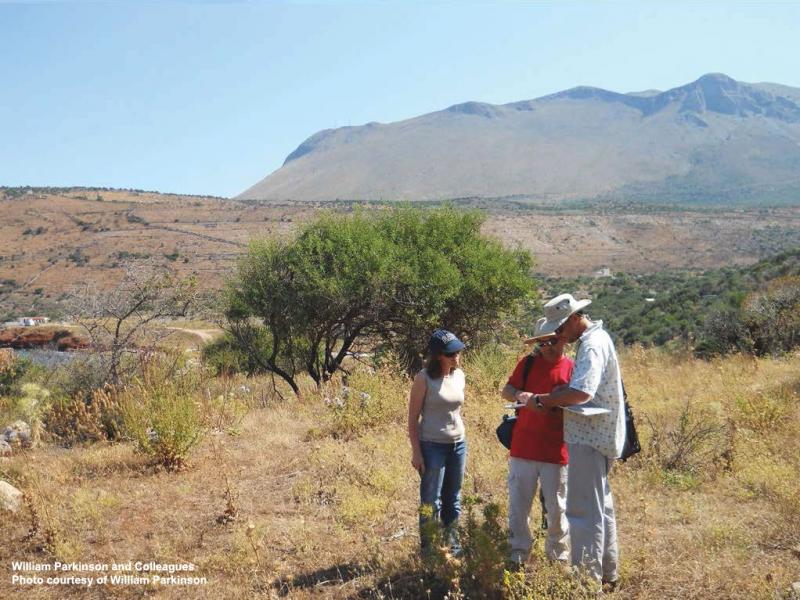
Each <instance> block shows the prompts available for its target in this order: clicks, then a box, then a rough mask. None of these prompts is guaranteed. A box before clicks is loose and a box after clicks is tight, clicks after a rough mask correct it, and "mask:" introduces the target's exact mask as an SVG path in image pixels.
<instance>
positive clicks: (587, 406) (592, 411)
mask: <svg viewBox="0 0 800 600" xmlns="http://www.w3.org/2000/svg"><path fill="white" fill-rule="evenodd" d="M561 408H563V409H564V410H568V411H570V412H573V413H575V414H576V415H583V416H584V417H591V416H593V415H604V414H606V413H610V412H611V409H608V408H604V407H602V406H598V405H597V404H595V403H594V402H585V403H583V404H573V405H572V406H562V407H561Z"/></svg>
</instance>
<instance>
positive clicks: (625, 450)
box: [619, 382, 642, 462]
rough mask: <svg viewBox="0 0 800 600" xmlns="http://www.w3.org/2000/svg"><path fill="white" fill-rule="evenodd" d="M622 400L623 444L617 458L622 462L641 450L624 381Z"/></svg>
mask: <svg viewBox="0 0 800 600" xmlns="http://www.w3.org/2000/svg"><path fill="white" fill-rule="evenodd" d="M622 400H623V404H624V406H625V445H624V446H622V454H621V455H620V457H619V459H620V460H621V461H622V462H625V461H626V460H628V459H629V458H630V457H631V456H633V455H634V454H638V453H639V452H641V451H642V446H641V444H640V443H639V435H638V434H637V433H636V424H635V423H634V422H633V410H632V409H631V405H630V404H629V403H628V392H626V391H625V383H624V382H623V383H622Z"/></svg>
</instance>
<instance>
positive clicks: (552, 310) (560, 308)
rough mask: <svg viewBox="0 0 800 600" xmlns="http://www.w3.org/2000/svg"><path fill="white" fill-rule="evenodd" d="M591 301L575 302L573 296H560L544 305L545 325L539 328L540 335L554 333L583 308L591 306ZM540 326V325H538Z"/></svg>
mask: <svg viewBox="0 0 800 600" xmlns="http://www.w3.org/2000/svg"><path fill="white" fill-rule="evenodd" d="M591 303H592V301H591V300H575V298H573V296H572V294H560V295H559V296H556V297H555V298H553V299H552V300H550V301H548V302H547V304H545V305H544V321H545V322H544V323H542V326H541V327H540V328H539V331H540V335H547V334H548V333H554V332H555V330H556V329H558V328H559V327H561V326H562V325H563V324H564V322H565V321H566V320H567V319H569V318H570V316H572V315H573V314H575V313H576V312H578V311H579V310H581V309H582V308H584V307H586V306H589V305H590V304H591ZM537 325H538V323H537Z"/></svg>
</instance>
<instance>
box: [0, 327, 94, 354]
mask: <svg viewBox="0 0 800 600" xmlns="http://www.w3.org/2000/svg"><path fill="white" fill-rule="evenodd" d="M46 347H52V348H55V349H56V350H59V351H60V352H64V351H66V350H82V349H85V348H88V347H89V342H88V340H86V339H85V338H83V337H81V336H79V335H77V334H76V333H75V332H74V331H70V330H68V329H62V328H53V327H49V328H43V327H8V328H5V329H0V348H13V349H14V350H23V349H27V348H46Z"/></svg>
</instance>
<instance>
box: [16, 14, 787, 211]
mask: <svg viewBox="0 0 800 600" xmlns="http://www.w3.org/2000/svg"><path fill="white" fill-rule="evenodd" d="M798 32H800V3H790V2H780V3H767V2H751V3H737V2H705V3H694V2H675V1H672V2H664V3H661V2H644V1H643V2H599V1H598V2H552V3H551V2H466V1H462V2H436V1H432V2H415V1H409V0H402V1H397V2H388V1H385V2H379V1H372V2H367V1H362V2H334V1H332V0H329V1H327V2H300V1H294V2H290V1H286V2H281V1H271V2H268V1H264V2H233V1H231V2H212V1H196V2H190V1H183V2H166V1H161V2H145V1H136V2H134V1H131V2H103V3H83V2H67V1H63V2H59V1H50V2H37V3H34V2H16V3H15V2H7V1H5V0H0V78H1V79H0V185H59V186H60V185H87V186H109V187H131V188H141V189H147V190H158V191H163V192H178V193H193V194H216V195H222V196H232V195H235V194H237V193H239V192H241V191H243V190H244V189H245V188H247V187H249V186H250V185H252V184H254V183H255V182H256V181H258V180H259V179H261V178H262V177H264V176H265V175H267V174H268V173H270V172H271V171H273V170H275V169H277V168H278V167H280V165H281V164H282V163H283V160H284V159H285V157H286V155H288V154H289V153H290V152H291V151H292V150H294V149H295V148H296V147H297V146H298V145H299V144H300V143H301V142H302V141H303V140H304V139H306V138H307V137H308V136H310V135H312V134H313V133H315V132H316V131H319V130H320V129H326V128H330V127H340V126H344V125H360V124H363V123H367V122H369V121H380V122H390V121H397V120H401V119H405V118H409V117H413V116H416V115H419V114H423V113H426V112H431V111H435V110H439V109H442V108H445V107H447V106H449V105H452V104H456V103H459V102H464V101H467V100H479V101H484V102H492V103H504V102H512V101H516V100H525V99H531V98H535V97H538V96H542V95H544V94H548V93H552V92H556V91H559V90H562V89H566V88H569V87H573V86H575V85H594V86H599V87H604V88H606V89H611V90H615V91H620V92H627V91H636V90H642V89H648V88H658V89H667V88H670V87H675V86H677V85H682V84H684V83H688V82H689V81H693V80H694V79H697V78H698V77H699V76H701V75H703V74H704V73H708V72H723V73H726V74H728V75H730V76H731V77H733V78H735V79H738V80H740V81H748V82H759V81H771V82H775V83H783V84H786V85H791V86H795V87H800V69H798V62H797V57H798V56H800V43H799V42H798Z"/></svg>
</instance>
